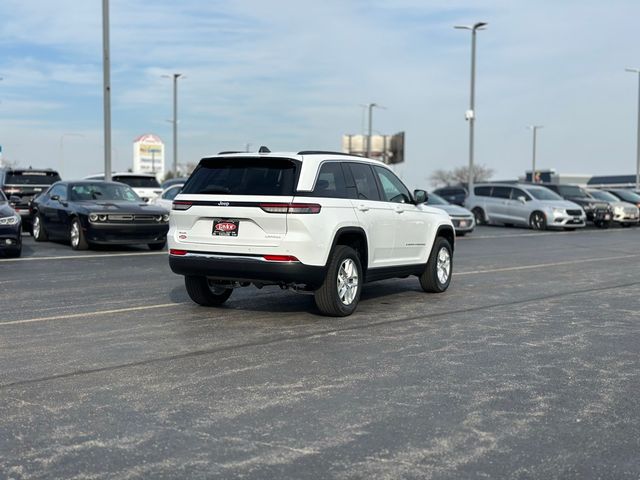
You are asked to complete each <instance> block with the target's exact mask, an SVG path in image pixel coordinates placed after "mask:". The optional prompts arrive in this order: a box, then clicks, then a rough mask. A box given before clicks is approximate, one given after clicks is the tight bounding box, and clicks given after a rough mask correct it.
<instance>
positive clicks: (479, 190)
mask: <svg viewBox="0 0 640 480" xmlns="http://www.w3.org/2000/svg"><path fill="white" fill-rule="evenodd" d="M474 191H475V192H476V195H477V196H479V197H490V196H491V187H475V188H474Z"/></svg>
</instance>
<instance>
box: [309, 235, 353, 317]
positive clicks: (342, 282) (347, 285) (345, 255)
mask: <svg viewBox="0 0 640 480" xmlns="http://www.w3.org/2000/svg"><path fill="white" fill-rule="evenodd" d="M363 280H364V276H363V274H362V263H361V262H360V257H359V256H358V253H357V252H356V251H355V250H354V249H353V248H351V247H349V246H347V245H338V246H336V248H335V250H334V251H333V254H332V255H331V260H330V261H329V266H328V268H327V273H326V276H325V278H324V282H323V283H322V286H321V287H320V288H319V289H317V290H316V291H315V292H314V298H315V301H316V305H317V306H318V310H320V312H321V313H322V314H323V315H327V316H330V317H346V316H347V315H351V314H352V313H353V312H355V310H356V308H357V307H358V302H359V301H360V292H361V290H362V282H363Z"/></svg>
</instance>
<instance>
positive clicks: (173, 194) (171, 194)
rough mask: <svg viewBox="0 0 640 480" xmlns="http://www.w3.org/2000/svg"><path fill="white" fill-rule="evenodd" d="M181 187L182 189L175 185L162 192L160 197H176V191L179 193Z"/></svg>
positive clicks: (168, 198)
mask: <svg viewBox="0 0 640 480" xmlns="http://www.w3.org/2000/svg"><path fill="white" fill-rule="evenodd" d="M181 189H182V187H181V186H178V185H176V186H175V187H173V188H170V189H169V190H167V191H166V192H164V194H163V195H162V198H163V199H165V200H173V199H174V198H176V196H177V195H178V193H180V190H181Z"/></svg>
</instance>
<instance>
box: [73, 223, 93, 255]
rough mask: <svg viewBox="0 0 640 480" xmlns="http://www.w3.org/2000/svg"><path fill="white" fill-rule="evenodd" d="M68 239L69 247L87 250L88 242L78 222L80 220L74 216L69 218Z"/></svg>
mask: <svg viewBox="0 0 640 480" xmlns="http://www.w3.org/2000/svg"><path fill="white" fill-rule="evenodd" d="M69 240H70V243H71V248H73V249H74V250H87V249H88V248H89V243H88V242H87V239H86V238H85V236H84V232H83V231H82V225H81V224H80V220H79V219H78V218H74V219H73V220H71V228H70V229H69Z"/></svg>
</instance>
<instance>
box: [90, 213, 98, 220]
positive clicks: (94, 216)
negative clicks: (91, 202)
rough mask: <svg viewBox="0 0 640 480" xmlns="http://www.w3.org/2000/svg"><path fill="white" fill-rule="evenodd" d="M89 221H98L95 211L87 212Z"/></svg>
mask: <svg viewBox="0 0 640 480" xmlns="http://www.w3.org/2000/svg"><path fill="white" fill-rule="evenodd" d="M89 221H90V222H97V221H98V214H97V213H90V214H89Z"/></svg>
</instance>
